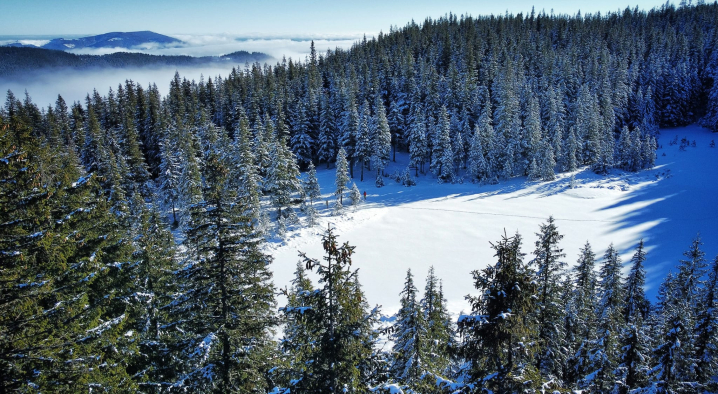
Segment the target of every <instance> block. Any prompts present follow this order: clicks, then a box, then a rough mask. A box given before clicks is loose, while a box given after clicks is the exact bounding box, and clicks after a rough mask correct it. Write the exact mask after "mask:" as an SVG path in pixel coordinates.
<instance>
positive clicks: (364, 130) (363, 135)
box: [354, 101, 372, 182]
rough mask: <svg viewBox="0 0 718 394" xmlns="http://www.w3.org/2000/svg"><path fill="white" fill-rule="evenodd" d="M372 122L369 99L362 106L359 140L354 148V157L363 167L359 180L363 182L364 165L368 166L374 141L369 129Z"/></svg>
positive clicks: (358, 130) (357, 135) (357, 137)
mask: <svg viewBox="0 0 718 394" xmlns="http://www.w3.org/2000/svg"><path fill="white" fill-rule="evenodd" d="M370 122H371V114H370V112H369V103H368V102H367V101H364V104H363V105H362V107H361V117H360V118H359V128H358V129H357V134H356V139H357V142H356V148H355V150H354V157H355V158H356V162H357V163H359V166H360V167H361V176H360V178H359V180H360V181H362V182H363V181H364V167H366V165H367V161H369V159H370V158H371V155H372V145H371V142H372V141H371V133H370V129H369V125H370Z"/></svg>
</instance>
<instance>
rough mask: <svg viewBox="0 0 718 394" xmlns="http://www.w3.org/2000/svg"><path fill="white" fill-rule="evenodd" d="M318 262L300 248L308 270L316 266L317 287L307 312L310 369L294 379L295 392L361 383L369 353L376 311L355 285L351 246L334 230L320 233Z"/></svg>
mask: <svg viewBox="0 0 718 394" xmlns="http://www.w3.org/2000/svg"><path fill="white" fill-rule="evenodd" d="M322 245H323V247H324V251H325V252H326V256H325V257H324V258H323V261H320V260H317V259H313V258H310V257H307V256H306V255H305V254H304V253H300V256H301V257H302V260H303V261H302V262H303V264H304V265H305V267H306V268H307V270H311V271H316V273H317V275H318V276H319V278H320V279H319V283H320V284H321V285H322V286H321V287H319V288H317V289H315V290H314V291H313V292H312V293H311V296H312V297H313V300H312V306H313V313H311V314H308V315H306V316H307V318H311V319H313V321H312V322H311V324H312V326H313V327H316V328H315V329H314V332H313V333H312V334H311V335H312V337H313V338H316V340H315V342H314V346H313V347H312V349H311V351H312V354H311V357H307V359H308V360H313V361H312V365H311V368H312V373H311V374H310V375H305V377H304V378H303V379H302V380H301V381H299V382H296V384H295V388H296V391H297V392H312V393H336V392H340V391H341V390H344V391H345V392H353V391H357V390H360V389H361V388H364V387H366V382H365V381H364V378H365V376H363V374H362V371H363V369H364V368H363V367H365V366H366V364H365V363H366V362H367V360H370V359H371V358H372V357H373V354H374V352H373V350H372V348H373V346H374V343H373V340H372V338H373V332H372V329H371V324H372V322H373V321H374V320H375V318H376V314H377V313H378V310H377V308H375V309H374V310H372V311H369V310H368V308H367V306H366V304H365V303H364V301H363V300H364V299H365V297H364V295H363V293H362V291H361V289H360V288H359V286H358V282H357V271H356V270H351V269H350V266H351V262H352V254H353V252H354V247H353V246H350V245H349V244H348V243H344V244H343V245H339V243H338V241H337V238H336V236H335V235H334V233H333V231H332V230H331V228H330V229H328V230H327V231H326V232H325V233H324V236H323V237H322Z"/></svg>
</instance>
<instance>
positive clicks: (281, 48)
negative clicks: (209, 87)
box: [68, 34, 362, 60]
mask: <svg viewBox="0 0 718 394" xmlns="http://www.w3.org/2000/svg"><path fill="white" fill-rule="evenodd" d="M172 37H175V38H177V39H180V40H182V41H183V42H184V44H180V45H169V46H165V45H158V44H153V43H147V44H143V45H140V46H137V47H133V48H132V49H125V48H82V49H72V50H69V51H68V52H71V53H76V54H90V55H106V54H109V53H115V52H138V53H147V54H152V55H186V56H219V55H225V54H228V53H232V52H237V51H247V52H262V53H266V54H267V55H269V56H271V57H273V58H274V59H275V60H280V59H282V57H283V56H285V57H287V58H292V59H294V60H304V57H305V56H307V55H308V54H309V45H310V43H311V41H312V40H314V46H315V47H316V48H317V51H318V52H319V53H325V52H326V50H327V49H332V50H334V49H336V48H337V47H339V48H350V47H351V46H352V44H354V43H355V42H356V41H358V40H360V39H361V37H362V36H361V35H353V36H352V35H319V36H313V37H311V36H307V37H283V36H273V37H267V36H260V35H259V34H257V35H253V34H243V35H241V36H239V35H231V34H206V35H173V36H172Z"/></svg>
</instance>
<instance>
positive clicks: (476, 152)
mask: <svg viewBox="0 0 718 394" xmlns="http://www.w3.org/2000/svg"><path fill="white" fill-rule="evenodd" d="M481 140H482V138H481V130H480V129H479V125H476V128H475V129H474V135H473V136H472V138H471V146H470V148H469V168H468V173H469V176H470V177H471V180H472V181H473V182H484V181H485V180H486V179H487V178H488V175H489V168H488V164H487V163H486V158H485V157H484V146H483V145H482V144H481Z"/></svg>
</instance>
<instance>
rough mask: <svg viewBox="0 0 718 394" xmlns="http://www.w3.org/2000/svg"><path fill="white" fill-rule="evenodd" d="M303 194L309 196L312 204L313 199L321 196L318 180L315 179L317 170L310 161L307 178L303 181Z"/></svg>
mask: <svg viewBox="0 0 718 394" xmlns="http://www.w3.org/2000/svg"><path fill="white" fill-rule="evenodd" d="M304 194H305V195H306V196H307V197H309V204H310V205H314V200H316V199H318V198H319V197H321V196H322V192H321V189H320V188H319V180H318V179H317V170H316V168H315V167H314V163H312V162H310V163H309V170H308V171H307V179H306V180H305V181H304Z"/></svg>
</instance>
